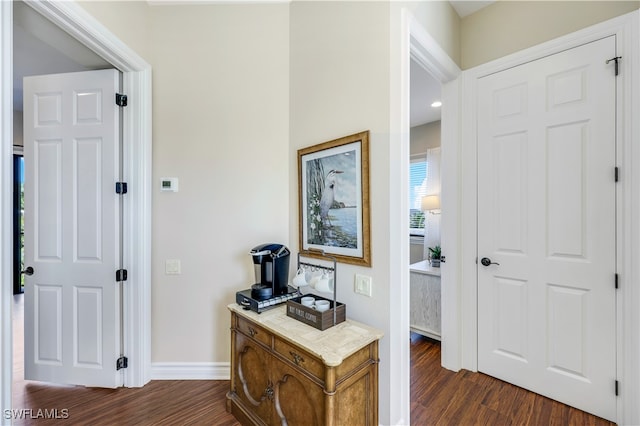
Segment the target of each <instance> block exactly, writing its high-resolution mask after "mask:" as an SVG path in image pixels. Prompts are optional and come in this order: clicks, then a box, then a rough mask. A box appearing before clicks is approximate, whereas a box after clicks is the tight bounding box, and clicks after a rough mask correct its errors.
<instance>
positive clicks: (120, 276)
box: [116, 269, 127, 282]
mask: <svg viewBox="0 0 640 426" xmlns="http://www.w3.org/2000/svg"><path fill="white" fill-rule="evenodd" d="M126 280H127V270H126V269H118V270H117V271H116V281H117V282H120V281H126Z"/></svg>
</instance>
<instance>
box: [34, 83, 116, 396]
mask: <svg viewBox="0 0 640 426" xmlns="http://www.w3.org/2000/svg"><path fill="white" fill-rule="evenodd" d="M118 88H119V73H118V71H116V70H100V71H87V72H80V73H69V74H56V75H46V76H35V77H26V78H25V79H24V145H25V149H24V152H25V265H26V266H27V267H30V268H32V271H29V272H30V273H31V274H30V275H27V276H26V277H25V278H26V280H25V365H24V368H25V378H26V379H27V380H39V381H47V382H55V383H70V384H79V385H85V386H99V387H116V386H121V385H122V373H121V372H117V371H116V360H117V358H118V357H119V353H120V334H119V333H120V298H119V296H120V294H119V288H118V285H117V283H116V279H115V274H116V269H118V267H117V265H119V262H120V219H119V218H120V206H119V203H120V200H119V196H118V195H117V194H116V193H115V183H116V182H117V181H118V176H119V173H120V136H119V135H120V130H119V111H118V108H119V107H118V106H116V104H115V93H116V91H117V89H118Z"/></svg>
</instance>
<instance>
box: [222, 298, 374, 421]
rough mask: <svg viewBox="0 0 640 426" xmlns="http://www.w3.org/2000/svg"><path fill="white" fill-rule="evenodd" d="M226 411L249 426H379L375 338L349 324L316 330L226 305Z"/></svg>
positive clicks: (278, 311)
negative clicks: (228, 354)
mask: <svg viewBox="0 0 640 426" xmlns="http://www.w3.org/2000/svg"><path fill="white" fill-rule="evenodd" d="M229 310H230V311H231V386H230V390H229V392H228V394H227V410H228V411H229V412H230V413H232V414H233V415H234V416H235V417H236V418H237V419H238V420H239V421H240V423H242V424H244V425H289V426H296V425H305V426H307V425H309V426H310V425H316V426H322V425H371V426H375V425H377V424H378V340H379V339H380V338H381V337H382V333H381V332H379V331H378V330H375V329H373V328H371V327H368V326H366V325H364V324H360V323H357V322H355V321H350V320H347V321H345V322H343V323H340V324H338V325H336V326H334V327H331V328H329V329H327V330H325V331H319V330H316V329H314V328H313V327H310V326H308V325H306V324H303V323H302V322H299V321H297V320H295V319H293V318H289V317H287V316H286V311H285V306H284V305H283V306H280V307H277V308H274V309H271V310H268V311H265V312H263V313H261V314H257V313H255V312H251V311H244V310H243V309H242V307H240V306H238V305H236V304H233V305H229Z"/></svg>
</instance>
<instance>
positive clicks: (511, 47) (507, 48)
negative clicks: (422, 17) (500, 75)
mask: <svg viewBox="0 0 640 426" xmlns="http://www.w3.org/2000/svg"><path fill="white" fill-rule="evenodd" d="M638 7H640V2H638V1H498V2H496V3H494V4H492V5H490V6H488V7H486V8H484V9H481V10H480V11H478V12H476V13H474V14H472V15H469V16H467V17H466V18H464V19H462V25H461V32H460V36H461V37H460V39H461V55H462V61H461V64H462V66H461V68H462V69H467V68H472V67H474V66H476V65H480V64H483V63H485V62H488V61H491V60H493V59H498V58H501V57H503V56H505V55H508V54H510V53H514V52H517V51H519V50H522V49H525V48H527V47H531V46H534V45H536V44H540V43H542V42H545V41H549V40H552V39H554V38H557V37H559V36H562V35H566V34H569V33H571V32H574V31H577V30H579V29H582V28H586V27H588V26H590V25H593V24H596V23H598V22H602V21H606V20H607V19H610V18H613V17H616V16H620V15H623V14H625V13H628V12H631V11H633V10H635V9H638Z"/></svg>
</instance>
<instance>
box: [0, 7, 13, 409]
mask: <svg viewBox="0 0 640 426" xmlns="http://www.w3.org/2000/svg"><path fill="white" fill-rule="evenodd" d="M12 21H13V4H12V2H10V1H0V102H1V103H0V114H1V115H0V191H2V192H1V194H0V283H2V284H0V285H1V289H0V332H1V333H2V337H1V338H0V339H1V340H0V369H1V371H0V381H1V382H2V387H1V388H0V409H1V411H0V412H1V413H4V412H5V410H7V409H11V408H12V407H11V388H12V386H11V385H12V380H13V329H12V321H11V309H12V308H11V306H12V301H13V297H12V295H13V172H12V170H13V146H12V145H13V93H12V92H13V66H12V64H13V56H12V55H13V25H12ZM7 24H8V25H7Z"/></svg>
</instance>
